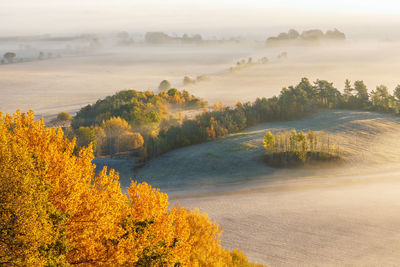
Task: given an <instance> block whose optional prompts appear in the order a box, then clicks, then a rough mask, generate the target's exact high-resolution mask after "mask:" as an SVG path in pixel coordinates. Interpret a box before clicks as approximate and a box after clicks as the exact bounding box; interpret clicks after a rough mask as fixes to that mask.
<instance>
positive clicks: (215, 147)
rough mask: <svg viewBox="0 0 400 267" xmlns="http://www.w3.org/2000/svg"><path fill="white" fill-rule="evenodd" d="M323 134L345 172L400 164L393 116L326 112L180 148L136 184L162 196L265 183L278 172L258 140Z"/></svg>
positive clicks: (399, 124) (141, 173) (151, 165)
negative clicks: (337, 150)
mask: <svg viewBox="0 0 400 267" xmlns="http://www.w3.org/2000/svg"><path fill="white" fill-rule="evenodd" d="M293 128H295V129H297V130H303V131H307V130H313V131H324V132H325V134H328V135H329V136H330V138H332V140H334V141H335V142H336V143H337V144H339V145H340V147H341V148H342V149H344V150H345V151H346V155H345V158H346V162H347V166H346V167H343V166H342V165H341V166H340V169H341V170H336V169H337V168H335V171H343V169H347V168H349V169H350V168H354V167H356V166H360V165H365V166H373V165H375V164H379V165H382V164H384V163H389V162H396V161H397V160H398V159H399V158H400V151H399V150H398V149H397V147H399V146H398V145H399V141H398V140H397V139H398V138H396V134H397V133H398V131H399V130H400V119H399V118H398V117H396V116H393V115H387V114H380V113H375V112H366V111H347V110H329V111H322V112H320V113H318V114H316V115H314V116H311V117H309V118H307V119H303V120H298V121H289V122H277V123H265V124H261V125H258V126H255V127H252V128H249V129H247V130H245V131H242V132H239V133H235V134H231V135H229V136H226V137H222V138H219V139H217V140H214V141H210V142H207V143H203V144H199V145H194V146H190V147H185V148H180V149H177V150H174V151H171V152H168V153H166V154H164V155H162V156H160V157H159V158H156V159H153V160H151V161H149V162H148V163H147V164H146V165H145V166H144V167H143V168H140V169H138V170H137V173H136V175H135V176H136V177H135V179H139V180H143V181H146V182H148V183H150V184H152V185H154V186H156V187H159V188H161V189H162V190H164V191H167V192H176V191H181V190H194V191H202V190H204V191H207V190H211V189H212V190H219V189H222V188H224V187H227V186H228V187H237V186H239V187H241V186H244V185H249V184H252V183H258V182H265V181H269V180H270V179H272V177H275V176H278V177H279V176H281V175H279V174H280V172H281V171H278V170H277V169H275V168H271V167H268V166H266V165H265V163H264V162H263V160H262V156H263V154H264V147H263V145H262V138H263V136H264V134H265V132H266V131H271V132H273V133H275V132H280V131H287V130H291V129H293ZM310 171H315V170H293V171H288V170H284V172H285V176H286V177H291V176H294V177H298V176H307V175H309V172H310Z"/></svg>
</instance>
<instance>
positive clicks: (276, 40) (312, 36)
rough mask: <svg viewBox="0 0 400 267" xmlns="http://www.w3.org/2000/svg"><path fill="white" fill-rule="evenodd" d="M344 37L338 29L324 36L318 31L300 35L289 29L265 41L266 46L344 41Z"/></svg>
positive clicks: (309, 31)
mask: <svg viewBox="0 0 400 267" xmlns="http://www.w3.org/2000/svg"><path fill="white" fill-rule="evenodd" d="M344 39H346V35H345V34H344V33H343V32H341V31H339V30H338V29H334V30H328V31H326V33H325V34H324V33H323V32H322V31H321V30H319V29H314V30H307V31H303V32H302V33H301V34H300V33H299V32H298V31H296V30H294V29H290V30H289V31H288V32H281V33H280V34H279V35H277V36H273V37H269V38H268V39H267V40H266V43H267V45H276V44H282V43H287V42H290V41H319V40H344Z"/></svg>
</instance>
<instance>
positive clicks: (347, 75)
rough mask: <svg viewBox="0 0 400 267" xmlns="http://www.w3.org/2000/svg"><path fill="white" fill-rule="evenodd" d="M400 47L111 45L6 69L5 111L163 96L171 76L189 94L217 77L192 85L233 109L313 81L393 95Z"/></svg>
mask: <svg viewBox="0 0 400 267" xmlns="http://www.w3.org/2000/svg"><path fill="white" fill-rule="evenodd" d="M7 45H9V44H6V45H2V46H0V52H3V53H4V52H5V51H7V50H6V49H7ZM50 45H52V46H50ZM63 45H64V46H65V44H64V43H63ZM37 46H38V48H37V49H36V50H34V51H39V50H40V49H44V50H45V51H46V49H50V48H53V49H54V46H55V45H54V42H53V43H50V42H48V43H44V44H40V45H37ZM59 46H62V45H59ZM399 48H400V43H398V42H389V41H368V42H367V41H347V42H345V43H344V44H332V45H327V46H310V47H286V48H284V47H280V48H267V47H265V45H264V43H259V42H243V43H240V44H219V45H199V46H195V45H187V46H186V45H169V46H145V45H143V44H137V45H134V46H130V47H126V48H120V47H111V46H108V47H103V48H102V49H100V50H96V51H94V52H92V53H89V54H87V53H86V54H82V55H80V54H78V55H74V56H73V55H71V56H65V57H62V58H53V59H48V60H43V61H39V60H35V61H31V62H25V63H16V64H7V65H0V75H1V79H0V88H1V90H0V109H1V110H2V111H3V112H14V111H15V110H16V109H18V108H19V109H21V110H27V109H29V108H32V109H34V110H35V111H36V113H37V114H38V115H45V116H47V115H52V114H55V113H57V112H60V111H69V112H75V111H77V110H78V109H79V108H80V107H82V106H84V105H87V104H89V103H93V102H95V101H96V100H98V99H100V98H104V97H105V96H107V95H112V94H114V93H116V92H117V91H120V90H123V89H136V90H147V89H150V90H154V91H157V88H158V84H159V83H160V81H162V80H164V79H167V80H169V81H170V82H171V84H172V86H173V87H177V88H179V89H182V88H183V83H182V81H183V77H184V76H185V75H188V76H190V77H192V78H195V77H197V76H199V75H206V76H208V77H209V78H210V79H209V80H208V81H204V82H200V83H197V84H195V85H190V86H186V87H185V89H187V90H189V92H191V93H193V94H194V95H196V96H200V97H202V98H204V99H206V100H208V101H209V102H210V104H213V103H214V102H218V101H222V102H223V103H226V104H229V105H231V104H234V103H235V102H236V101H239V100H240V101H254V100H255V99H256V98H257V97H271V96H273V95H276V94H278V93H279V91H280V90H281V89H282V87H285V86H289V85H295V84H296V83H298V82H299V81H300V79H301V78H302V77H308V78H309V79H310V80H311V81H314V80H316V79H326V80H328V81H331V82H334V85H335V86H336V87H337V88H339V89H342V88H343V84H344V80H345V79H350V80H352V81H354V80H364V81H365V82H366V84H367V85H368V87H369V89H370V90H372V89H374V88H375V86H377V85H380V84H385V85H387V86H388V87H389V89H390V91H392V90H393V89H394V87H395V86H396V85H397V84H399V83H400V78H398V75H397V74H398V71H397V70H398V69H399V68H400V60H399V59H400V55H399V53H398V52H397V51H399ZM282 51H286V52H287V53H288V58H287V59H285V60H278V59H277V55H278V54H280V53H281V52H282ZM264 56H266V57H268V58H269V59H270V62H269V63H268V64H265V65H254V66H250V67H248V68H245V69H243V70H240V71H237V72H234V73H229V71H228V70H229V68H230V67H231V66H234V65H235V64H236V62H237V61H238V60H240V59H246V60H247V58H248V57H252V58H253V61H256V60H257V59H259V58H261V57H264Z"/></svg>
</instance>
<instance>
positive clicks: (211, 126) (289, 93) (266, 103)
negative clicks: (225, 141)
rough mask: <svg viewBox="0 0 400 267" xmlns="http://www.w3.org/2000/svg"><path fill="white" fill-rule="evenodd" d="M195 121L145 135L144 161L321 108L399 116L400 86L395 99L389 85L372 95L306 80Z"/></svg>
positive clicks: (359, 85) (357, 85)
mask: <svg viewBox="0 0 400 267" xmlns="http://www.w3.org/2000/svg"><path fill="white" fill-rule="evenodd" d="M217 106H218V107H217V108H214V109H213V110H212V111H205V112H203V113H201V114H199V115H197V116H196V117H195V118H194V119H191V120H184V121H183V122H182V123H180V124H178V125H174V126H171V127H169V128H165V129H162V130H160V131H159V133H158V134H156V135H148V136H145V137H144V139H145V141H144V146H143V147H142V148H141V156H142V159H143V160H144V161H145V160H148V159H150V158H153V157H156V156H158V155H160V154H163V153H165V152H167V151H170V150H172V149H176V148H179V147H183V146H188V145H192V144H198V143H201V142H205V141H208V140H213V139H215V138H218V137H221V136H225V135H227V134H230V133H234V132H237V131H240V130H243V129H245V128H247V127H250V126H253V125H256V124H258V123H264V122H273V121H285V120H294V119H300V118H304V117H305V116H307V115H310V114H312V113H314V112H316V111H317V110H318V109H326V108H327V109H333V108H343V109H358V110H371V111H380V112H387V113H392V114H399V110H400V86H397V87H396V89H395V93H394V96H393V95H390V94H389V93H388V90H387V88H386V87H385V86H382V85H381V86H378V87H377V88H376V90H373V91H372V92H371V93H369V92H368V89H367V87H366V85H365V84H364V82H363V81H355V82H354V84H353V85H351V83H350V81H348V80H346V82H345V88H344V93H343V94H342V93H341V92H340V91H339V90H338V89H337V88H335V87H334V86H333V83H330V82H328V81H325V80H317V81H315V82H314V83H310V81H309V80H308V79H307V78H303V79H302V80H301V81H300V83H299V84H297V85H296V86H289V87H287V88H283V89H282V90H281V92H280V95H279V96H277V97H276V96H274V97H271V98H268V99H267V98H258V99H256V101H255V102H253V103H250V102H248V103H244V104H242V103H240V102H238V103H237V104H236V105H235V106H234V107H223V106H222V105H217Z"/></svg>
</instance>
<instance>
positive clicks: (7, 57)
mask: <svg viewBox="0 0 400 267" xmlns="http://www.w3.org/2000/svg"><path fill="white" fill-rule="evenodd" d="M53 57H54V55H53V53H52V52H48V53H47V55H45V53H44V52H42V51H40V52H39V56H38V59H39V60H43V59H50V58H53ZM57 57H60V55H57ZM32 60H33V59H30V58H21V57H20V58H17V54H16V53H14V52H6V53H5V54H4V55H3V59H2V60H1V61H0V63H1V64H11V63H20V62H26V61H32Z"/></svg>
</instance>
